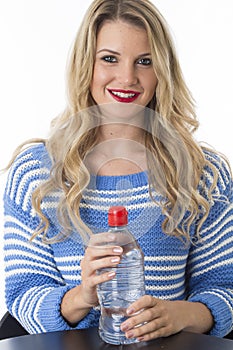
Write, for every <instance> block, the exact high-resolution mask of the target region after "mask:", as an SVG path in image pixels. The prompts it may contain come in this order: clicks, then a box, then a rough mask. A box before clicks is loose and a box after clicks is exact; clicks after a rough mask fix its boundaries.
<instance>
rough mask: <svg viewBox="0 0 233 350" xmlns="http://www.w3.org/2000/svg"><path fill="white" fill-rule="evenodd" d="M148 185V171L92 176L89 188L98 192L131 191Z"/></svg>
mask: <svg viewBox="0 0 233 350" xmlns="http://www.w3.org/2000/svg"><path fill="white" fill-rule="evenodd" d="M147 185H148V173H147V171H141V172H138V173H133V174H126V175H91V177H90V184H89V186H88V187H89V188H96V189H98V190H115V189H130V188H135V187H142V186H147Z"/></svg>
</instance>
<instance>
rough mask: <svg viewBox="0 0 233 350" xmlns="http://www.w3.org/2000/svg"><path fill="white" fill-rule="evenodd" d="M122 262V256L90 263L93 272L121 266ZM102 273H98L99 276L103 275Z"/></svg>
mask: <svg viewBox="0 0 233 350" xmlns="http://www.w3.org/2000/svg"><path fill="white" fill-rule="evenodd" d="M120 260H121V258H120V256H110V257H106V258H102V259H98V260H95V261H92V262H91V263H90V267H91V270H92V271H96V270H101V269H105V268H108V267H114V266H116V265H118V264H119V262H120ZM101 273H102V272H101V271H98V274H101Z"/></svg>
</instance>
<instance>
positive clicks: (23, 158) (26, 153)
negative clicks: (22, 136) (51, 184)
mask: <svg viewBox="0 0 233 350" xmlns="http://www.w3.org/2000/svg"><path fill="white" fill-rule="evenodd" d="M50 167H51V161H50V158H49V155H48V152H47V150H46V147H45V145H44V144H43V143H38V144H34V145H30V146H29V147H27V148H26V149H24V150H23V151H21V152H20V153H19V154H18V156H17V157H16V158H15V160H14V162H13V164H12V166H11V168H10V170H9V172H8V177H7V184H6V189H5V196H8V197H9V198H10V199H11V200H14V201H16V202H18V201H20V198H23V197H25V196H26V193H28V192H29V191H30V192H32V191H33V190H34V189H35V188H36V187H37V186H38V185H39V184H40V183H41V182H42V181H44V180H46V179H48V177H49V173H50Z"/></svg>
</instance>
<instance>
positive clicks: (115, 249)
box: [113, 247, 122, 253]
mask: <svg viewBox="0 0 233 350" xmlns="http://www.w3.org/2000/svg"><path fill="white" fill-rule="evenodd" d="M113 252H114V253H122V248H121V247H117V248H113Z"/></svg>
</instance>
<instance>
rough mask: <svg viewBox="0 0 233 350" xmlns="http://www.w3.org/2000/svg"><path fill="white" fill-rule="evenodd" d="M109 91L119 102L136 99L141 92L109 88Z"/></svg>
mask: <svg viewBox="0 0 233 350" xmlns="http://www.w3.org/2000/svg"><path fill="white" fill-rule="evenodd" d="M108 91H109V93H110V94H111V95H112V97H113V98H114V99H115V100H117V101H118V102H126V103H130V102H133V101H135V100H136V99H137V98H138V96H139V95H140V92H137V91H124V90H110V89H108Z"/></svg>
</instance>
